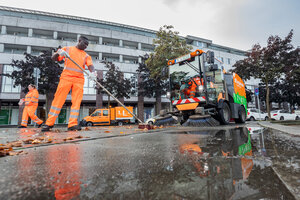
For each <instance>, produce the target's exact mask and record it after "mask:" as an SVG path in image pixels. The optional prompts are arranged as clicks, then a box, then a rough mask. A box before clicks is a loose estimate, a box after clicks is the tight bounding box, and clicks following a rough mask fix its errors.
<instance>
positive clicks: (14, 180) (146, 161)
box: [0, 124, 300, 199]
mask: <svg viewBox="0 0 300 200" xmlns="http://www.w3.org/2000/svg"><path fill="white" fill-rule="evenodd" d="M246 126H247V127H243V126H240V127H238V126H236V125H231V126H226V127H222V126H220V127H215V128H206V129H203V128H201V130H200V128H193V127H167V128H162V129H155V130H151V131H145V130H138V129H137V127H135V126H131V127H125V126H124V127H98V128H90V129H87V130H84V131H81V132H67V131H64V129H54V132H46V133H41V132H40V130H39V129H34V128H29V129H0V143H2V144H4V143H6V142H7V141H15V140H20V141H24V140H28V139H30V138H41V137H42V138H44V139H45V138H51V141H52V142H51V143H41V144H36V145H34V144H23V146H22V147H17V148H14V149H15V151H19V150H22V151H24V152H26V154H22V155H17V156H6V157H0V166H1V168H0V174H1V176H0V199H300V191H299V188H300V181H299V180H300V168H299V167H300V154H299V149H300V137H293V136H289V135H287V134H283V133H281V132H279V131H274V130H271V129H263V128H261V127H259V126H258V125H257V124H247V125H246ZM78 136H81V137H78Z"/></svg>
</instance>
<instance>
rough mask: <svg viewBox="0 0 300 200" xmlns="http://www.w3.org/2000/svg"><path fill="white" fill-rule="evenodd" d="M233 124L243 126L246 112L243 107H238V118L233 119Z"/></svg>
mask: <svg viewBox="0 0 300 200" xmlns="http://www.w3.org/2000/svg"><path fill="white" fill-rule="evenodd" d="M234 121H235V123H239V124H243V123H245V121H246V110H245V108H244V106H240V109H239V118H237V119H234Z"/></svg>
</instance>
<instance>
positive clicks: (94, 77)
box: [89, 71, 97, 81]
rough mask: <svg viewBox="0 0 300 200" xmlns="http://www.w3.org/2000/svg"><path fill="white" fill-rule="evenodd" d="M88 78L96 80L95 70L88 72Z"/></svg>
mask: <svg viewBox="0 0 300 200" xmlns="http://www.w3.org/2000/svg"><path fill="white" fill-rule="evenodd" d="M89 79H90V80H92V81H96V80H97V72H96V71H94V72H91V73H90V74H89Z"/></svg>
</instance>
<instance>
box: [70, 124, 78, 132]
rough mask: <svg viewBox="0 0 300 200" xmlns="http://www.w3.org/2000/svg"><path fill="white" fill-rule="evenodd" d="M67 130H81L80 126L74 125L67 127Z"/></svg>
mask: <svg viewBox="0 0 300 200" xmlns="http://www.w3.org/2000/svg"><path fill="white" fill-rule="evenodd" d="M68 131H81V126H79V125H75V126H71V127H69V128H68Z"/></svg>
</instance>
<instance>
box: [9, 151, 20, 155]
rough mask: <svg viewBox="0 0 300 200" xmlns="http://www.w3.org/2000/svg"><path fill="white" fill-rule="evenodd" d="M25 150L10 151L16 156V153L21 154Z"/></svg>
mask: <svg viewBox="0 0 300 200" xmlns="http://www.w3.org/2000/svg"><path fill="white" fill-rule="evenodd" d="M22 152H23V151H10V152H9V155H10V156H16V155H19V154H21V153H22Z"/></svg>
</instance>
